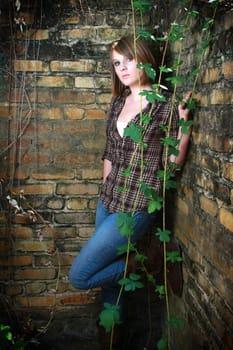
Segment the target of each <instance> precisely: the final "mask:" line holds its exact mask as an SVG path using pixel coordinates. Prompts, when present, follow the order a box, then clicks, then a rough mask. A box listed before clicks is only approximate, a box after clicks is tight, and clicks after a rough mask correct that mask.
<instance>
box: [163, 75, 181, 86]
mask: <svg viewBox="0 0 233 350" xmlns="http://www.w3.org/2000/svg"><path fill="white" fill-rule="evenodd" d="M166 81H170V82H171V83H172V84H173V85H177V84H183V83H185V78H183V77H176V76H175V77H168V78H166Z"/></svg>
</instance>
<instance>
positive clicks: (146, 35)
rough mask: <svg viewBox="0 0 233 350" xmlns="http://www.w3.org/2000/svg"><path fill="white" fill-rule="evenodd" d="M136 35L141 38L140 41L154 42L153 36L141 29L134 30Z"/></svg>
mask: <svg viewBox="0 0 233 350" xmlns="http://www.w3.org/2000/svg"><path fill="white" fill-rule="evenodd" d="M136 33H137V34H138V35H139V38H142V39H151V40H153V41H155V40H156V38H155V37H154V35H153V34H152V33H151V32H149V31H147V30H144V29H141V28H137V29H136Z"/></svg>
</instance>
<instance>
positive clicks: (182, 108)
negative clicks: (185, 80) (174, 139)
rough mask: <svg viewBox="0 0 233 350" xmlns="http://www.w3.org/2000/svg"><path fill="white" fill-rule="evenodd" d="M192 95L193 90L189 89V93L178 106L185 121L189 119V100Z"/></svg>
mask: <svg viewBox="0 0 233 350" xmlns="http://www.w3.org/2000/svg"><path fill="white" fill-rule="evenodd" d="M191 96H192V91H189V92H188V93H187V95H186V96H185V97H184V99H183V101H182V102H181V104H179V106H178V111H179V116H180V119H182V118H183V119H184V121H185V122H186V121H188V120H189V109H188V108H187V102H188V100H189V98H190V97H191Z"/></svg>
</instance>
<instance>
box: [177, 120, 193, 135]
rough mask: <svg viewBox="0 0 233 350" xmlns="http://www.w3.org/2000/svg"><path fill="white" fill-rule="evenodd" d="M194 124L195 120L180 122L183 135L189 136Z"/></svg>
mask: <svg viewBox="0 0 233 350" xmlns="http://www.w3.org/2000/svg"><path fill="white" fill-rule="evenodd" d="M193 124H194V122H193V120H188V121H185V120H184V118H182V119H180V120H179V126H180V127H181V132H182V134H189V132H190V131H189V127H190V126H192V125H193Z"/></svg>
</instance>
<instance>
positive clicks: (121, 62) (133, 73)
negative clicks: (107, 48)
mask: <svg viewBox="0 0 233 350" xmlns="http://www.w3.org/2000/svg"><path fill="white" fill-rule="evenodd" d="M112 64H113V67H114V69H115V72H116V75H117V76H118V78H119V80H120V81H121V83H122V84H123V85H125V86H129V87H134V86H137V85H139V79H140V77H141V75H142V74H143V71H142V70H141V69H139V68H137V63H136V61H135V59H134V58H133V59H129V58H128V57H126V56H123V55H121V54H119V53H118V52H117V51H115V50H113V51H112Z"/></svg>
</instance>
